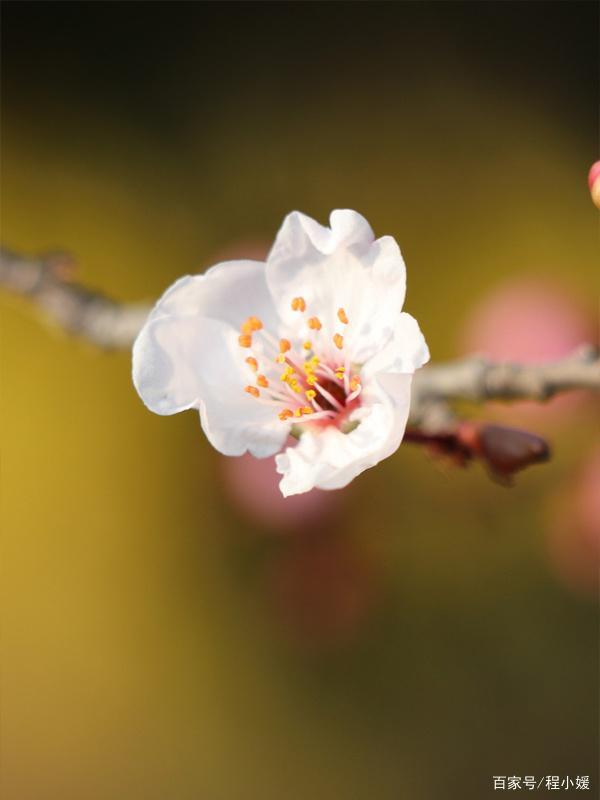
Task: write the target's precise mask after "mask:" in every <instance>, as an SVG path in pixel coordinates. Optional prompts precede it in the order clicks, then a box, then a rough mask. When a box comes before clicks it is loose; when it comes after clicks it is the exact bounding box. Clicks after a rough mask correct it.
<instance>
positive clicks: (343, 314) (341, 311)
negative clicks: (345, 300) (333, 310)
mask: <svg viewBox="0 0 600 800" xmlns="http://www.w3.org/2000/svg"><path fill="white" fill-rule="evenodd" d="M337 315H338V319H339V321H340V322H341V323H343V324H344V325H347V324H348V317H347V316H346V312H345V311H344V309H343V308H338V312H337Z"/></svg>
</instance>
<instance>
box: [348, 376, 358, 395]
mask: <svg viewBox="0 0 600 800" xmlns="http://www.w3.org/2000/svg"><path fill="white" fill-rule="evenodd" d="M359 386H360V378H359V377H358V375H353V376H352V379H351V381H350V389H351V390H352V391H353V392H355V391H356V390H357V389H358V387H359Z"/></svg>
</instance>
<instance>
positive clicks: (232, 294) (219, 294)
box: [148, 260, 279, 329]
mask: <svg viewBox="0 0 600 800" xmlns="http://www.w3.org/2000/svg"><path fill="white" fill-rule="evenodd" d="M188 315H190V316H201V317H210V318H211V319H219V320H223V321H224V322H227V323H229V324H230V325H232V326H233V327H234V328H236V329H239V327H240V325H241V324H242V322H244V320H246V319H247V318H248V317H249V316H257V317H259V318H260V319H262V321H263V322H264V324H265V326H269V327H274V328H277V327H278V325H279V319H278V316H277V312H276V311H275V308H274V306H273V300H272V298H271V294H270V292H269V290H268V288H267V283H266V271H265V264H264V263H263V262H262V261H250V260H239V261H223V262H221V263H220V264H216V265H215V266H214V267H211V268H210V269H209V270H207V271H206V272H205V273H204V274H203V275H186V276H185V277H183V278H180V279H179V280H178V281H176V282H175V283H174V284H173V285H172V286H171V287H170V288H169V289H167V291H166V292H165V293H164V294H163V296H162V297H161V298H160V300H159V301H158V302H157V304H156V305H155V307H154V309H153V310H152V312H151V314H150V317H149V318H148V321H151V320H154V319H158V318H160V317H171V316H177V317H181V316H188Z"/></svg>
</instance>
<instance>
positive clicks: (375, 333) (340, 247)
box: [267, 211, 406, 362]
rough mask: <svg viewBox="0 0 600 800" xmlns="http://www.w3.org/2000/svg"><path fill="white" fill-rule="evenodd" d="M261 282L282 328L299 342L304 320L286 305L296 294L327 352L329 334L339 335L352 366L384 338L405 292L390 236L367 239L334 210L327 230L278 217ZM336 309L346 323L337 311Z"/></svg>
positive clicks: (305, 220) (357, 220)
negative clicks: (281, 220) (345, 321)
mask: <svg viewBox="0 0 600 800" xmlns="http://www.w3.org/2000/svg"><path fill="white" fill-rule="evenodd" d="M267 283H268V285H269V289H270V291H271V293H272V295H273V298H274V300H275V305H276V306H277V309H278V311H279V314H280V316H281V317H282V318H283V319H284V320H285V323H286V325H287V326H288V327H289V328H290V329H291V330H292V331H295V333H296V336H297V337H298V338H300V337H301V336H305V335H306V329H305V327H304V328H303V327H302V326H303V325H304V326H305V325H306V320H305V319H304V318H303V317H302V316H301V315H299V314H298V313H297V312H295V311H293V310H292V308H291V301H292V299H293V298H294V297H303V298H304V299H305V301H306V303H307V312H306V314H307V316H308V317H312V316H316V317H318V318H319V319H320V321H321V323H322V325H323V329H322V330H323V334H322V336H323V337H326V345H327V347H329V348H331V347H332V345H331V341H332V337H333V335H334V333H340V334H341V335H343V336H344V337H345V338H346V344H347V352H348V353H349V354H350V357H351V359H352V360H353V361H358V362H362V361H364V360H366V359H367V358H368V357H369V356H370V355H372V354H373V353H374V352H376V351H377V350H379V349H381V348H382V347H383V346H384V345H385V343H386V342H387V340H388V339H389V338H390V337H391V336H392V333H393V330H394V327H395V325H396V321H397V318H398V315H399V314H400V311H401V309H402V304H403V302H404V295H405V291H406V268H405V266H404V261H403V259H402V255H401V254H400V249H399V248H398V245H397V244H396V242H395V240H394V239H393V238H392V237H391V236H384V237H382V238H381V239H377V240H376V241H374V240H373V234H372V232H371V229H370V227H369V225H368V223H367V222H366V220H364V218H363V217H361V216H360V215H359V214H356V213H355V212H352V211H334V212H333V213H332V214H331V229H329V228H324V227H322V226H321V225H319V224H318V223H316V222H315V221H314V220H311V219H310V218H309V217H306V216H304V215H303V214H299V213H298V212H294V213H293V214H290V215H289V216H288V217H286V219H285V221H284V223H283V226H282V228H281V230H280V232H279V234H278V236H277V239H276V242H275V245H274V247H273V249H272V251H271V253H270V254H269V257H268V259H267ZM339 308H343V309H344V311H345V312H346V315H347V317H348V319H349V321H350V322H349V325H348V326H347V327H345V326H343V325H342V324H341V323H340V321H339V320H338V318H337V311H338V309H339Z"/></svg>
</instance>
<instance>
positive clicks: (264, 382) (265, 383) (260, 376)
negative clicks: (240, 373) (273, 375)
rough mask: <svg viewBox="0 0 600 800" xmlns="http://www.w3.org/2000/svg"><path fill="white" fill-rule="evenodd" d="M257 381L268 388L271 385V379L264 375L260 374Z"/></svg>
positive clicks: (264, 387)
mask: <svg viewBox="0 0 600 800" xmlns="http://www.w3.org/2000/svg"><path fill="white" fill-rule="evenodd" d="M256 382H257V384H258V385H259V386H262V387H263V389H266V388H267V386H268V385H269V381H268V380H267V379H266V378H265V376H264V375H259V376H258V378H257V379H256Z"/></svg>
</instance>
